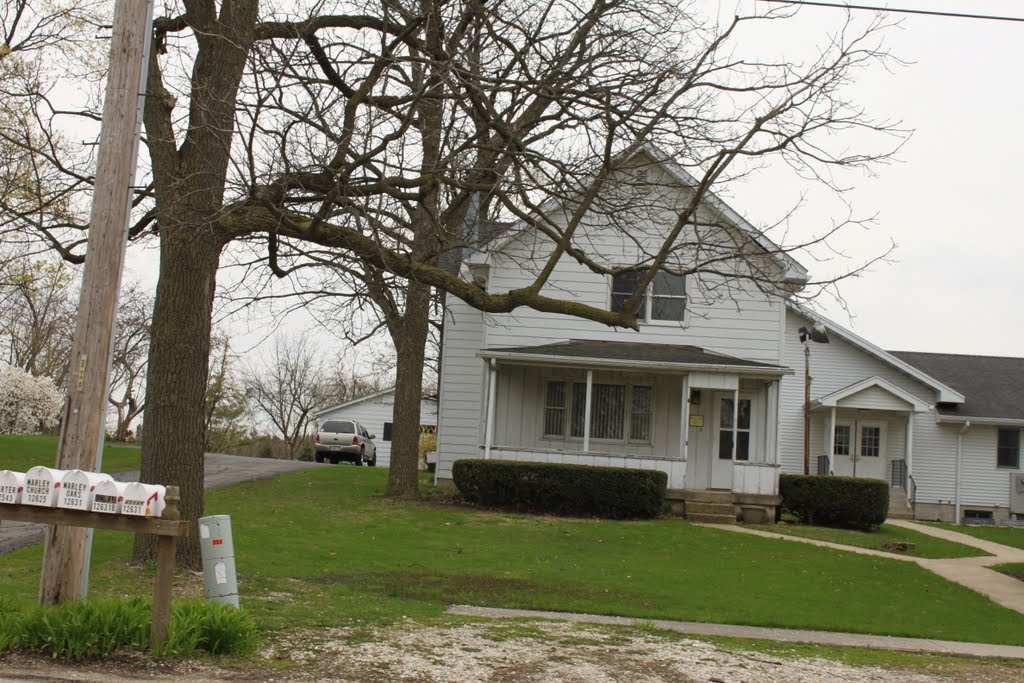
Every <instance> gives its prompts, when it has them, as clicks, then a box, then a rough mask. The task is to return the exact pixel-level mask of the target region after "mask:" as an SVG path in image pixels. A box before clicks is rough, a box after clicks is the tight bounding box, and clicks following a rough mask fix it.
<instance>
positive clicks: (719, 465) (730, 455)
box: [710, 394, 751, 490]
mask: <svg viewBox="0 0 1024 683" xmlns="http://www.w3.org/2000/svg"><path fill="white" fill-rule="evenodd" d="M750 422H751V400H750V399H749V398H744V397H742V396H741V397H740V405H739V414H738V415H736V419H735V425H734V424H733V398H732V396H730V395H723V394H719V395H718V396H717V397H716V400H715V424H716V425H717V427H718V430H717V432H718V435H717V438H716V439H715V441H714V446H713V448H712V453H711V486H710V488H713V489H730V490H731V489H732V467H733V460H734V458H735V460H749V459H750ZM734 426H735V428H736V442H735V447H734V444H733V427H734Z"/></svg>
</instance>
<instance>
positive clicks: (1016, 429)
mask: <svg viewBox="0 0 1024 683" xmlns="http://www.w3.org/2000/svg"><path fill="white" fill-rule="evenodd" d="M1021 431H1022V430H1021V429H1020V428H1019V427H999V428H998V429H997V430H996V469H1000V470H1019V469H1020V451H1021V448H1020V446H1021V444H1020V442H1021ZM1004 432H1005V433H1013V432H1016V433H1017V453H1016V454H1015V457H1014V460H1015V463H1014V464H1012V465H1003V464H1000V458H1001V455H1002V451H1003V449H1004V448H1008V447H1007V446H1002V445H1000V443H999V442H1000V438H1001V437H1002V435H1003V433H1004Z"/></svg>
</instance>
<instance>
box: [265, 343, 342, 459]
mask: <svg viewBox="0 0 1024 683" xmlns="http://www.w3.org/2000/svg"><path fill="white" fill-rule="evenodd" d="M330 386H331V382H330V380H329V377H328V372H327V369H326V368H325V367H324V362H323V360H322V357H321V356H320V355H319V354H318V353H317V349H315V348H314V347H313V345H312V344H310V343H309V342H308V341H307V339H306V338H305V337H303V336H299V337H297V338H295V339H289V338H287V337H277V338H276V339H275V340H274V355H273V358H271V359H270V363H269V364H268V367H266V368H251V369H250V371H249V375H248V378H247V379H246V389H247V393H248V394H249V396H250V397H251V399H252V402H253V404H254V405H255V406H256V409H257V410H258V411H259V412H260V413H262V414H263V415H265V416H266V417H267V419H269V420H270V423H271V424H272V425H273V426H274V429H276V430H277V431H278V432H279V433H280V435H281V438H283V439H284V441H285V443H286V444H288V455H289V457H290V458H292V459H294V458H295V457H296V456H297V455H298V454H299V449H300V448H301V447H302V442H303V441H304V440H305V439H306V438H308V437H309V431H310V425H311V424H312V423H313V419H314V413H315V411H316V410H318V409H320V408H323V407H325V406H326V404H327V402H328V401H329V399H330V391H329V387H330Z"/></svg>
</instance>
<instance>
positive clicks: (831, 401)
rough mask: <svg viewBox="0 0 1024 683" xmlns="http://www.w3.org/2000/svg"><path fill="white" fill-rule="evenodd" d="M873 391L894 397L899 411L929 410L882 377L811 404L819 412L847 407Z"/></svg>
mask: <svg viewBox="0 0 1024 683" xmlns="http://www.w3.org/2000/svg"><path fill="white" fill-rule="evenodd" d="M871 389H878V390H880V391H881V392H882V394H883V395H884V396H887V397H892V399H893V400H894V401H895V403H896V404H897V405H899V408H898V410H901V411H902V410H906V411H911V412H915V413H922V412H925V411H927V410H928V404H927V403H925V402H924V401H922V400H921V399H919V398H917V397H916V396H914V395H913V394H911V393H910V392H907V391H904V390H903V389H900V388H899V387H898V386H896V385H895V384H893V383H892V382H889V381H887V380H885V379H882V378H881V377H868V378H867V379H863V380H861V381H859V382H855V383H853V384H851V385H849V386H846V387H843V388H842V389H840V390H838V391H834V392H832V393H831V394H829V395H827V396H822V397H821V398H819V399H818V400H816V401H812V402H811V409H812V410H817V409H819V408H842V407H847V406H844V403H845V402H847V401H850V400H851V399H856V397H857V395H858V394H864V393H867V392H868V391H870V390H871ZM874 402H875V403H877V399H875V401H874ZM848 407H857V408H859V407H861V406H858V405H855V404H854V405H850V406H848ZM878 409H880V410H887V409H892V406H882V407H879V408H878Z"/></svg>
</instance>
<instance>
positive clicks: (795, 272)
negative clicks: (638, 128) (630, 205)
mask: <svg viewBox="0 0 1024 683" xmlns="http://www.w3.org/2000/svg"><path fill="white" fill-rule="evenodd" d="M641 155H646V156H647V157H649V158H650V159H651V161H653V162H654V163H655V164H657V165H658V166H660V167H661V168H663V169H664V170H665V172H666V173H668V174H669V175H670V176H672V177H673V178H674V179H675V180H676V181H677V182H678V183H679V184H680V185H681V186H682V187H683V188H696V187H697V186H698V185H700V183H699V181H698V180H697V179H696V178H695V177H693V175H691V174H690V172H689V171H687V170H686V169H685V168H683V167H682V165H681V164H680V163H679V162H677V161H676V160H675V159H674V158H673V157H672V156H670V155H669V154H668V153H666V152H665V151H664V150H662V149H659V148H658V147H657V146H656V145H653V144H651V143H642V144H640V145H638V146H637V147H636V148H635V149H631V150H629V151H628V154H623V155H620V156H619V157H618V158H617V159H616V160H615V163H623V164H628V163H629V162H630V161H632V160H634V159H636V158H637V157H639V156H641ZM564 203H565V201H564V200H562V201H559V202H558V203H557V205H556V204H552V203H548V204H545V205H544V206H542V207H541V209H540V210H541V211H543V212H544V213H552V212H554V211H556V210H557V209H558V208H559V207H561V206H563V205H564ZM703 204H705V205H706V206H708V207H709V208H711V209H712V210H713V211H714V212H716V213H718V214H719V215H720V216H721V217H722V218H723V219H724V220H725V221H727V222H728V223H730V224H731V225H733V226H735V227H736V228H737V229H739V230H740V231H741V232H742V233H744V234H745V235H746V236H747V237H748V238H749V239H750V240H751V241H752V242H753V243H754V244H756V245H757V246H758V247H760V248H761V249H762V250H764V251H765V253H767V254H770V255H771V256H772V258H774V259H775V260H776V261H777V262H778V264H779V266H780V269H781V270H782V273H783V276H782V281H783V282H792V283H798V284H800V285H801V286H802V285H803V284H805V283H806V282H807V281H808V280H809V279H810V274H809V272H808V271H807V269H806V268H804V267H803V266H802V265H801V264H800V263H799V262H798V261H797V260H796V259H795V258H793V257H792V256H791V255H790V254H789V253H787V252H786V251H785V250H784V249H783V248H782V247H780V246H779V245H778V244H776V243H775V242H774V241H773V240H772V239H771V238H769V237H768V236H767V235H765V234H764V233H763V232H762V231H760V230H758V229H757V228H755V227H754V226H753V225H752V224H751V223H750V222H748V221H747V220H746V219H745V218H743V216H741V215H740V214H739V213H738V212H736V210H735V209H733V208H732V207H730V206H729V205H728V204H726V203H725V202H724V201H723V200H722V199H720V198H719V197H718V196H717V195H716V194H715V193H714V192H711V191H710V190H708V191H707V192H706V193H705V195H704V199H703ZM495 225H499V224H495ZM528 228H529V226H528V225H527V224H525V223H524V222H523V221H517V222H514V223H503V224H500V228H495V227H493V226H492V228H491V230H490V231H489V234H488V235H487V237H486V239H484V234H483V231H482V230H481V241H482V242H487V241H491V244H489V245H486V246H484V247H483V248H482V251H485V252H491V251H495V250H498V249H501V248H503V247H505V246H507V245H508V244H509V243H510V242H512V241H513V240H514V239H516V238H517V237H518V236H519V235H520V234H521V233H522V232H523V231H524V230H527V229H528Z"/></svg>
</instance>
